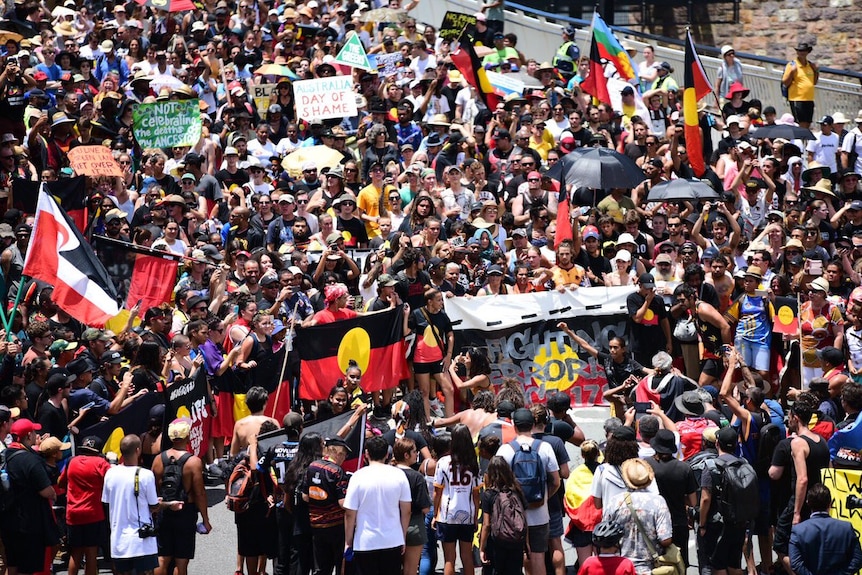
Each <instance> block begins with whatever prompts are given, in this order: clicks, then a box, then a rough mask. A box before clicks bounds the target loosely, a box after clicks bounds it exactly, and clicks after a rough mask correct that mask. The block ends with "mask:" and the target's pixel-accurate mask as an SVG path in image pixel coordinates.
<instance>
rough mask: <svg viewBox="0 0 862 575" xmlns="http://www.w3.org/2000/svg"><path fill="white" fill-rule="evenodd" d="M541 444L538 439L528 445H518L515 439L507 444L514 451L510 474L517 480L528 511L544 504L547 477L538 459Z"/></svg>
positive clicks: (540, 459) (539, 458)
mask: <svg viewBox="0 0 862 575" xmlns="http://www.w3.org/2000/svg"><path fill="white" fill-rule="evenodd" d="M541 444H542V442H541V441H540V440H538V439H534V440H533V442H532V443H531V444H529V445H524V444H521V443H518V440H517V439H513V440H512V441H511V442H510V443H509V445H511V446H512V449H513V450H514V451H515V454H514V455H513V456H512V473H514V475H515V479H517V480H518V484H519V485H520V486H521V491H522V492H523V493H524V499H525V500H526V502H527V506H528V507H529V508H530V509H536V508H537V507H541V506H542V504H543V503H544V502H545V483H546V482H547V477H546V474H545V464H544V463H543V462H542V458H541V457H539V446H540V445H541Z"/></svg>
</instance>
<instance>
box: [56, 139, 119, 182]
mask: <svg viewBox="0 0 862 575" xmlns="http://www.w3.org/2000/svg"><path fill="white" fill-rule="evenodd" d="M68 156H69V164H70V165H71V166H72V169H73V170H75V173H76V174H78V175H80V176H111V177H118V176H122V175H123V170H122V168H120V164H118V163H117V161H116V160H115V159H114V156H113V154H112V153H111V149H110V148H106V147H105V146H77V147H74V148H72V149H71V150H69V154H68Z"/></svg>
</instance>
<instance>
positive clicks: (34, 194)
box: [12, 176, 87, 233]
mask: <svg viewBox="0 0 862 575" xmlns="http://www.w3.org/2000/svg"><path fill="white" fill-rule="evenodd" d="M43 183H44V185H45V189H46V190H47V191H48V193H49V194H51V195H52V196H54V197H55V198H56V199H57V202H58V203H59V204H60V207H61V208H63V211H65V212H66V213H67V214H68V215H69V217H70V218H71V219H72V221H73V222H74V223H75V227H76V228H78V229H79V230H80V231H81V232H82V233H83V232H84V231H85V230H86V228H87V178H86V176H75V177H74V178H60V179H59V180H55V181H53V182H33V181H30V180H24V179H21V178H15V179H14V180H12V207H13V208H17V209H19V210H21V211H22V212H24V213H25V214H35V213H36V204H37V202H38V200H39V190H40V189H41V186H42V184H43Z"/></svg>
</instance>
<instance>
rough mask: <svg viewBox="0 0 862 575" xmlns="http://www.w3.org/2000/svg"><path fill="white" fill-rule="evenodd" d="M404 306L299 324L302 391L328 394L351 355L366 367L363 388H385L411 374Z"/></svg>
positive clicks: (316, 395) (303, 395)
mask: <svg viewBox="0 0 862 575" xmlns="http://www.w3.org/2000/svg"><path fill="white" fill-rule="evenodd" d="M403 314H404V311H403V305H401V306H397V307H395V308H390V309H387V310H385V311H381V312H377V313H373V314H368V315H365V316H360V317H355V318H352V319H346V320H342V321H336V322H334V323H327V324H323V325H316V326H314V327H308V328H300V329H298V330H297V334H296V338H295V340H294V342H295V345H296V350H297V352H298V353H299V357H300V360H301V361H302V364H301V366H300V374H301V375H300V384H299V396H300V397H301V398H302V399H326V398H327V397H328V396H329V390H330V389H332V386H333V385H335V383H336V382H337V381H338V380H339V379H344V378H345V372H346V371H347V367H348V364H349V362H350V360H351V359H352V360H354V361H356V363H358V364H359V367H360V368H361V369H362V390H363V391H366V392H369V391H382V390H384V389H390V388H393V387H395V386H396V385H398V382H399V381H400V380H401V379H404V378H405V377H406V376H407V360H406V359H405V356H404V329H403V328H404V315H403Z"/></svg>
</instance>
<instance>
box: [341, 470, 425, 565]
mask: <svg viewBox="0 0 862 575" xmlns="http://www.w3.org/2000/svg"><path fill="white" fill-rule="evenodd" d="M402 501H406V502H410V501H412V498H411V497H410V484H409V483H408V482H407V476H406V475H405V474H404V472H403V471H401V470H400V469H398V468H397V467H392V466H391V465H381V464H377V463H372V464H371V465H369V466H368V467H363V468H362V469H360V470H359V471H357V472H356V473H354V474H353V476H352V477H351V478H350V482H349V483H348V484H347V495H346V496H345V498H344V508H345V509H351V510H353V511H356V535H355V536H354V539H353V549H354V550H356V551H377V550H378V549H392V548H393V547H400V546H401V545H404V532H403V531H402V529H401V506H400V505H399V503H400V502H402Z"/></svg>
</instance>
